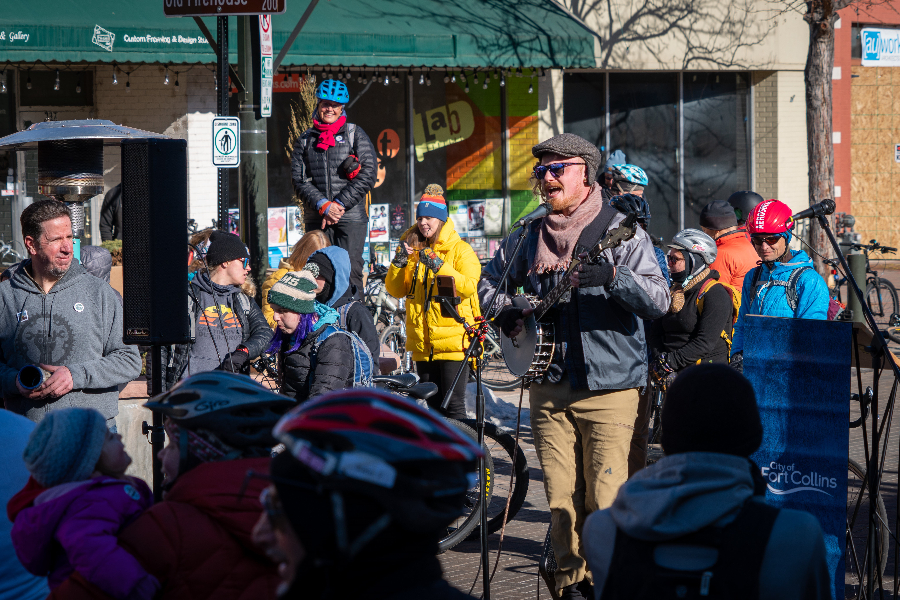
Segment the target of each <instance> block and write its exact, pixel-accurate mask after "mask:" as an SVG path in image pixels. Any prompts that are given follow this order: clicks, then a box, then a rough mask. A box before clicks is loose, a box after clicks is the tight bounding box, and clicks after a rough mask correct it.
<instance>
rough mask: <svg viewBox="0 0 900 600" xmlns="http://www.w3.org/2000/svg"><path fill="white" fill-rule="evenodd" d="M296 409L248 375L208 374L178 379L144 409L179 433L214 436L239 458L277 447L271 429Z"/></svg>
mask: <svg viewBox="0 0 900 600" xmlns="http://www.w3.org/2000/svg"><path fill="white" fill-rule="evenodd" d="M296 405H297V403H296V402H295V401H294V400H291V399H290V398H288V397H286V396H281V395H279V394H276V393H274V392H272V391H270V390H267V389H266V388H264V387H263V386H261V385H260V384H258V383H256V382H255V381H253V380H252V379H250V378H249V377H247V376H246V375H238V374H236V373H228V372H226V371H207V372H205V373H199V374H197V375H192V376H190V377H188V378H186V379H183V380H182V381H179V382H178V383H177V384H176V385H175V386H174V387H173V388H172V389H171V390H169V391H168V392H166V393H165V394H162V395H160V396H158V397H157V398H155V399H153V400H151V401H150V402H147V403H146V404H144V408H148V409H150V410H153V411H158V412H161V413H162V414H163V415H165V416H166V417H168V419H169V420H170V421H171V422H173V423H174V424H175V425H176V426H177V427H178V428H179V429H180V430H182V431H193V432H200V431H202V432H204V433H207V434H212V435H213V436H215V438H216V439H217V440H219V441H221V442H222V443H223V444H226V445H227V446H229V447H230V448H233V449H235V451H237V452H238V453H239V454H240V455H243V454H244V453H245V451H248V450H251V449H257V450H261V451H265V449H268V448H271V447H273V446H275V445H276V444H277V443H278V442H277V441H276V440H275V437H274V436H273V435H272V428H273V427H274V426H275V424H276V423H277V422H278V420H279V419H280V418H281V417H282V416H284V414H285V413H286V412H287V411H288V410H290V409H291V408H293V407H294V406H296ZM181 446H182V447H181V453H182V457H181V469H180V470H179V473H182V472H184V471H185V470H187V469H186V466H187V464H188V462H187V447H186V445H185V444H181ZM258 453H259V452H258ZM231 458H237V456H232V457H231Z"/></svg>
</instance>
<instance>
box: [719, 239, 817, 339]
mask: <svg viewBox="0 0 900 600" xmlns="http://www.w3.org/2000/svg"><path fill="white" fill-rule="evenodd" d="M791 253H792V254H793V255H794V258H793V259H792V260H791V262H789V263H780V262H777V261H776V262H775V263H773V267H772V268H771V269H770V268H769V267H768V266H767V265H766V264H765V263H763V264H762V265H760V266H759V267H757V268H756V269H750V270H749V271H748V272H747V274H746V275H745V276H744V285H743V286H742V287H741V310H740V312H739V313H738V320H737V323H735V324H734V341H733V342H732V344H731V354H732V355H734V354H736V353H738V352H742V351H743V350H744V332H743V324H744V321H745V319H744V317H745V315H765V316H769V317H792V318H794V319H820V320H823V321H824V320H825V319H826V318H827V316H828V287H827V286H826V285H825V280H824V279H822V277H821V276H819V274H818V273H817V272H816V271H815V269H814V268H812V267H813V262H812V260H810V258H809V256H808V255H807V254H806V252H804V251H802V250H792V251H791ZM802 267H810V268H809V269H807V270H806V271H804V272H803V273H802V274H801V275H800V278H799V279H798V280H797V309H796V310H792V309H791V307H790V305H789V304H788V301H787V297H786V295H785V294H786V292H787V288H786V287H784V286H779V285H772V284H771V283H768V282H769V281H787V280H788V278H789V277H790V276H791V273H792V272H793V271H794V270H795V269H799V268H802ZM757 269H762V272H761V273H760V276H759V280H758V281H757V285H756V289H755V290H753V289H752V288H753V277H754V275H755V274H756V270H757Z"/></svg>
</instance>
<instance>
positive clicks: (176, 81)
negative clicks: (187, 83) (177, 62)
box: [175, 71, 178, 87]
mask: <svg viewBox="0 0 900 600" xmlns="http://www.w3.org/2000/svg"><path fill="white" fill-rule="evenodd" d="M175 87H178V71H175Z"/></svg>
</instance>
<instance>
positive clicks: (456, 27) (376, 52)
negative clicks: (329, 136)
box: [0, 0, 595, 68]
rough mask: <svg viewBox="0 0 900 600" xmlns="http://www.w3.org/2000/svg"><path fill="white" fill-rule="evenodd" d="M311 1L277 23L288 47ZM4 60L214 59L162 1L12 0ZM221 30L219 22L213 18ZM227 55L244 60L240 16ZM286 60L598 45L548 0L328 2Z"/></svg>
mask: <svg viewBox="0 0 900 600" xmlns="http://www.w3.org/2000/svg"><path fill="white" fill-rule="evenodd" d="M307 5H308V0H287V11H286V12H285V13H284V14H282V15H275V16H274V17H273V19H272V21H273V24H274V29H275V52H276V54H277V52H278V51H279V50H280V49H281V47H282V45H283V44H284V43H285V41H286V40H287V37H288V35H289V34H290V32H291V30H292V29H293V28H294V26H295V25H296V23H297V21H298V20H299V19H300V16H301V15H302V14H303V11H304V10H305V9H306V7H307ZM3 8H4V10H3V12H2V15H0V61H12V62H34V61H36V60H42V61H44V62H51V61H52V62H69V61H70V62H120V63H126V62H132V63H142V62H146V63H164V64H165V63H170V64H177V63H198V62H202V63H210V62H214V61H215V55H214V54H213V52H212V49H211V48H210V47H209V45H208V44H207V43H206V41H205V39H204V38H203V34H202V33H201V32H200V30H199V28H198V27H197V25H196V23H194V21H193V19H191V18H189V17H181V18H167V17H165V16H164V15H163V0H125V1H123V0H4V2H3ZM205 22H206V24H207V27H209V29H210V31H212V32H213V34H215V20H214V19H213V18H207V19H205ZM229 29H230V32H231V36H230V37H231V40H230V41H231V43H230V45H229V46H230V47H229V50H230V52H229V54H230V55H231V57H232V60H237V56H236V50H237V43H236V38H237V36H236V34H237V24H236V18H235V17H231V20H230V27H229ZM283 64H284V65H285V66H290V65H334V66H338V65H342V66H392V67H393V66H398V67H399V66H402V67H419V66H426V67H519V66H523V67H545V68H548V67H581V68H591V67H594V66H595V62H594V42H593V37H592V36H591V34H590V33H589V32H588V31H587V30H586V29H584V28H583V27H582V26H581V25H580V24H579V23H577V22H576V21H575V20H573V19H572V18H570V17H569V16H568V15H566V14H565V13H564V12H563V11H562V10H560V9H559V8H557V7H556V6H555V5H553V4H552V3H551V2H547V1H546V0H506V1H501V0H457V1H456V2H445V1H441V0H377V1H372V0H323V1H321V2H319V4H318V5H317V6H316V8H315V10H314V11H313V13H312V16H311V17H310V19H309V21H308V22H307V23H306V26H305V27H304V29H303V32H302V33H301V34H300V35H299V36H298V37H297V40H296V41H295V42H294V44H293V46H292V47H291V50H290V52H289V53H288V55H287V57H286V58H285V60H284V62H283Z"/></svg>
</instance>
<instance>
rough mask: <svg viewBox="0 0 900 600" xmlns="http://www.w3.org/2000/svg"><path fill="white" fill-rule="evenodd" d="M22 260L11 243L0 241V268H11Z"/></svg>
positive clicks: (22, 257)
mask: <svg viewBox="0 0 900 600" xmlns="http://www.w3.org/2000/svg"><path fill="white" fill-rule="evenodd" d="M23 260H25V257H24V256H22V255H21V254H19V253H18V252H16V249H15V248H14V247H13V245H12V244H11V243H9V242H4V241H3V240H0V266H4V267H11V266H12V265H14V264H16V263H20V262H22V261H23Z"/></svg>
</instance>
